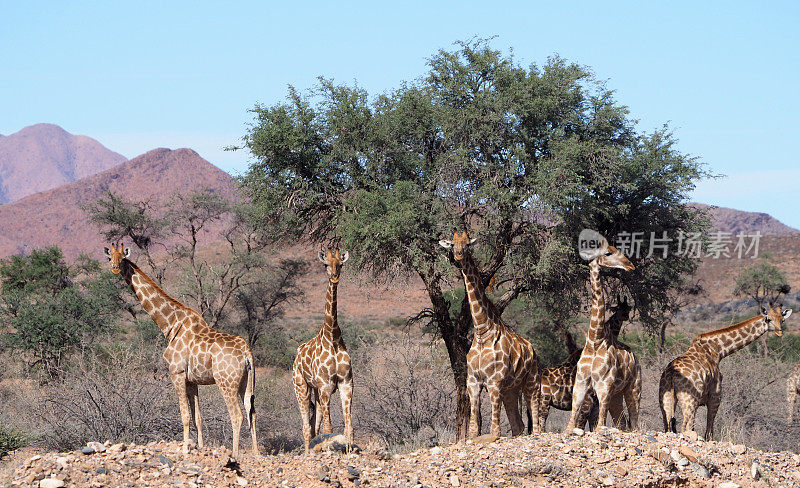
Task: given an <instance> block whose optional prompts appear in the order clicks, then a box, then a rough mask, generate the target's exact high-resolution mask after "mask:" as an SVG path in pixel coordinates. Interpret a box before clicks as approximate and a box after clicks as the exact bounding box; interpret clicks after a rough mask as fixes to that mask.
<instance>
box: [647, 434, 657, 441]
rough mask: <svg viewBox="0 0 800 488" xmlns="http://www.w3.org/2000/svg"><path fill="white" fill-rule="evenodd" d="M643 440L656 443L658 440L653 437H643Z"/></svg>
mask: <svg viewBox="0 0 800 488" xmlns="http://www.w3.org/2000/svg"><path fill="white" fill-rule="evenodd" d="M644 438H645V439H647V440H648V441H650V442H658V439H656V438H655V437H653V436H651V435H646V436H644Z"/></svg>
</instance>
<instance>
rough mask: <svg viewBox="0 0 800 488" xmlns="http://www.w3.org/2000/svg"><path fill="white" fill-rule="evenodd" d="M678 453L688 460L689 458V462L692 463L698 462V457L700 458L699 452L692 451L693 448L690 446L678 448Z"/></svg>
mask: <svg viewBox="0 0 800 488" xmlns="http://www.w3.org/2000/svg"><path fill="white" fill-rule="evenodd" d="M678 452H680V453H681V455H683V456H685V457H686V458H688V459H689V461H691V462H695V461H697V457H698V455H697V452H696V451H695V450H694V449H692V448H691V447H689V446H681V447H679V448H678Z"/></svg>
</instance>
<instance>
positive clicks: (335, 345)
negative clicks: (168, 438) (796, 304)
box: [105, 231, 800, 456]
mask: <svg viewBox="0 0 800 488" xmlns="http://www.w3.org/2000/svg"><path fill="white" fill-rule="evenodd" d="M474 242H475V239H470V238H469V236H468V235H467V232H466V231H461V232H455V233H454V234H453V238H452V240H440V241H439V244H440V245H441V246H442V247H444V248H447V249H450V250H451V251H452V253H453V259H454V260H455V261H456V262H457V263H458V265H459V267H460V271H461V275H462V278H463V279H464V287H465V290H466V299H467V300H468V303H469V307H470V312H471V315H472V324H473V327H474V336H473V339H472V345H471V347H470V349H469V352H468V353H467V384H466V387H467V392H468V394H469V401H470V417H469V419H470V420H469V428H468V438H474V437H476V436H478V435H479V434H480V432H481V392H482V390H484V389H485V390H486V392H487V394H488V397H489V401H490V403H491V427H490V429H489V432H490V434H491V435H493V436H497V437H499V436H500V433H501V432H500V411H501V409H503V408H505V411H506V416H507V418H508V423H509V426H510V428H511V433H512V435H515V436H516V435H520V434H522V432H523V430H524V428H525V425H524V422H523V419H522V416H521V414H520V408H519V406H520V400H522V403H523V404H524V406H525V408H527V413H528V433H538V432H541V431H543V430H544V427H545V422H546V421H547V416H548V412H549V409H550V408H551V407H553V408H557V409H561V410H568V411H570V417H569V422H568V424H567V431H568V432H569V431H572V430H573V429H575V428H578V427H580V428H585V427H586V426H587V425H588V427H589V428H592V429H593V428H597V427H602V426H604V425H605V423H606V417H607V416H608V414H610V415H611V419H612V422H613V423H614V425H615V427H617V428H619V429H631V430H636V429H637V428H638V419H639V402H640V399H641V391H642V369H641V367H640V365H639V361H638V359H637V358H636V355H635V354H634V353H633V351H632V350H631V349H630V348H629V347H628V346H626V345H625V344H623V343H622V342H620V341H619V339H618V335H619V332H620V329H621V327H622V324H623V322H624V321H626V320H629V318H630V311H631V307H630V305H629V304H628V302H627V299H624V300H620V299H619V297H618V298H617V303H616V305H615V306H612V307H609V310H611V311H612V313H611V315H610V316H608V317H606V303H605V298H604V293H603V285H602V281H601V274H600V272H601V268H618V269H622V270H625V271H631V270H633V269H634V266H633V264H632V263H631V262H630V261H629V260H628V258H627V257H625V255H624V254H623V253H622V252H620V251H619V250H618V249H616V248H614V246H611V245H609V244H608V242H607V241H606V240H605V239H603V241H602V244H601V245H600V246H599V247H598V248H597V249H595V250H594V252H593V254H591V255H589V256H588V261H589V272H590V273H589V276H590V285H591V290H592V303H591V319H590V321H589V328H588V330H587V333H586V343H585V345H584V347H583V349H580V348H578V347H577V346H576V345H575V342H574V340H573V339H572V337H571V336H570V335H569V334H568V333H565V334H566V337H565V339H566V341H567V345H568V348H569V352H570V355H569V358H568V359H567V360H566V362H565V363H564V364H563V365H561V366H558V367H554V368H547V369H540V368H539V361H538V359H537V357H536V352H535V351H534V348H533V345H532V344H531V343H530V342H529V341H528V340H526V339H525V338H523V337H521V336H520V335H518V334H517V333H515V332H514V331H513V330H512V329H511V328H509V327H508V326H506V325H505V324H504V322H503V319H502V318H501V316H500V312H499V311H498V310H497V308H496V307H495V306H494V304H493V303H492V301H491V300H490V299H489V297H488V296H487V294H486V290H485V289H484V287H483V286H482V285H481V281H480V279H479V274H478V267H477V266H476V264H475V261H474V260H473V258H472V255H471V253H470V251H469V246H470V245H472V244H473V243H474ZM105 254H106V256H108V259H109V261H110V263H111V271H112V272H113V273H115V274H121V275H122V276H123V278H124V279H125V281H126V282H127V283H128V285H129V286H130V287H131V289H132V290H133V292H134V293H135V294H136V297H137V298H138V299H139V301H140V302H141V304H142V307H143V308H144V310H145V311H146V312H147V313H148V314H149V315H150V317H152V319H153V321H154V322H155V323H156V325H158V327H159V328H160V329H161V331H162V332H163V333H164V336H165V337H166V339H167V343H168V345H167V349H166V350H165V351H164V360H165V361H166V362H167V366H168V368H169V375H170V378H171V379H172V382H173V383H174V385H175V389H176V391H177V394H178V404H179V406H180V411H181V420H182V423H183V450H184V452H188V451H189V449H190V445H191V442H192V441H191V439H190V435H189V432H190V427H191V425H192V424H194V425H195V427H196V429H197V445H198V446H199V447H201V448H202V447H203V422H202V417H201V415H200V404H199V398H198V394H197V387H198V385H210V384H216V385H217V386H218V387H219V390H220V393H222V396H223V398H224V399H225V404H226V406H227V408H228V413H229V415H230V418H231V425H232V427H233V455H234V456H238V455H239V433H240V431H241V426H242V422H243V421H244V418H245V417H246V418H247V422H248V426H249V429H250V435H251V441H252V451H253V453H254V454H258V444H257V441H256V429H255V424H256V410H255V396H254V382H255V368H254V363H253V354H252V352H251V351H250V348H249V347H248V345H247V342H246V341H245V340H244V339H242V338H241V337H238V336H235V335H230V334H225V333H222V332H218V331H216V330H214V329H213V328H211V327H210V326H209V325H208V324H206V322H205V320H203V318H202V316H201V315H200V314H199V313H197V312H196V311H194V310H192V309H190V308H189V307H187V306H185V305H183V304H182V303H180V302H179V301H177V300H175V299H174V298H172V297H170V296H169V295H167V294H166V293H165V292H164V291H163V290H162V289H161V288H160V287H159V286H158V285H157V284H156V283H155V282H154V281H153V280H152V279H151V278H150V277H148V276H147V275H146V274H145V273H144V272H143V271H142V270H141V269H139V268H138V267H137V266H136V265H135V264H134V263H133V262H132V261H130V260H129V259H128V258H129V256H130V249H129V248H124V247H123V245H122V243H120V244H119V246H116V245H115V244H112V245H111V248H110V249H109V248H105ZM348 257H349V256H348V253H347V252H341V251H340V250H339V249H326V250H325V251H321V252H320V253H319V254H318V258H319V260H320V261H321V262H322V263H323V264H324V265H325V269H326V271H327V274H328V288H327V293H326V297H325V300H326V302H325V320H324V321H323V324H322V327H321V328H320V329H319V332H318V333H317V334H316V335H315V336H314V337H313V338H312V339H311V340H309V341H308V342H306V343H305V344H302V345H301V346H300V347H298V348H297V356H296V357H295V361H294V366H293V375H292V381H293V384H294V390H295V394H296V396H297V402H298V406H299V408H300V415H301V417H302V430H303V441H304V444H305V450H306V452H308V451H309V444H310V442H311V440H312V438H314V436H315V435H316V434H321V433H331V432H332V431H333V428H332V425H331V418H330V400H331V397H332V395H333V394H334V393H335V392H336V391H337V389H338V390H339V394H340V398H341V402H342V412H343V417H344V435H345V436H346V437H347V439H348V441H349V443H350V444H352V443H353V425H352V419H351V415H350V405H351V401H352V394H353V373H352V368H351V364H350V356H349V354H348V353H347V348H346V346H345V344H344V341H343V340H342V332H341V329H340V328H339V325H338V322H337V309H336V306H337V288H338V284H339V276H340V273H341V271H342V266H343V265H344V263H345V262H346V261H347V259H348ZM584 257H586V256H584ZM791 313H792V310H791V309H785V310H782V307H781V305H774V304H770V305H769V307H768V308H767V307H762V309H761V314H760V315H757V316H755V317H753V318H750V319H748V320H745V321H744V322H741V323H739V324H735V325H732V326H729V327H725V328H722V329H719V330H714V331H711V332H706V333H703V334H700V335H698V336H697V337H696V338H695V339H694V341H692V343H691V345H690V346H689V349H688V350H687V351H686V352H685V353H683V354H682V355H681V356H679V357H677V358H676V359H674V360H673V361H672V362H670V363H669V364H668V365H667V367H666V368H665V369H664V372H663V373H662V375H661V379H660V382H659V394H658V395H659V398H658V400H659V406H660V409H661V413H662V417H663V421H664V430H665V431H672V432H676V431H677V426H676V419H675V407H676V406H679V407H680V409H681V411H682V412H683V425H682V429H681V430H682V432H689V431H693V430H694V420H695V412H696V410H697V408H698V407H700V406H706V409H707V416H708V417H707V421H706V431H705V438H706V439H710V438H711V436H712V434H713V430H714V418H715V416H716V414H717V409H718V408H719V404H720V396H721V392H722V375H721V373H720V370H719V363H720V360H722V358H724V357H726V356H728V355H730V354H732V353H733V352H735V351H737V350H739V349H741V348H743V347H745V346H746V345H748V344H750V343H751V342H753V341H754V340H756V339H757V338H758V337H760V336H761V335H763V334H764V333H766V332H768V331H772V332H775V334H776V335H778V336H780V335H782V333H783V331H782V324H783V322H784V321H785V320H786V319H787V318H788V317H789V316H790V315H791ZM798 393H800V364H798V365H797V366H796V367H795V368H794V370H793V371H792V373H791V375H790V376H789V380H788V382H787V401H788V402H789V407H790V408H789V421H790V422H791V421H792V416H793V411H794V403H795V398H796V396H797V395H798ZM242 405H243V406H244V409H242ZM626 410H627V416H626V415H625V411H626Z"/></svg>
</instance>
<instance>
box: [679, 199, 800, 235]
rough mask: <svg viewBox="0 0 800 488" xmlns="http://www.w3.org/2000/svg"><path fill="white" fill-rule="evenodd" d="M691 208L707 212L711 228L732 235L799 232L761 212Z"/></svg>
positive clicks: (704, 206)
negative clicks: (741, 233)
mask: <svg viewBox="0 0 800 488" xmlns="http://www.w3.org/2000/svg"><path fill="white" fill-rule="evenodd" d="M689 205H691V206H692V207H695V208H699V209H701V210H705V211H706V212H708V214H709V216H710V217H711V227H712V229H714V230H720V231H722V232H731V233H732V234H733V235H736V234H738V233H739V232H743V233H745V234H752V233H755V232H756V231H758V232H761V235H764V236H770V235H772V236H780V235H790V234H800V230H797V229H794V228H792V227H789V226H788V225H786V224H784V223H783V222H781V221H780V220H778V219H776V218H774V217H772V216H771V215H769V214H766V213H761V212H745V211H742V210H736V209H733V208H726V207H717V206H714V205H706V204H703V203H690V204H689Z"/></svg>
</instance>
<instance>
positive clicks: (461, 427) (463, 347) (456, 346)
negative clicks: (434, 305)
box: [439, 307, 471, 442]
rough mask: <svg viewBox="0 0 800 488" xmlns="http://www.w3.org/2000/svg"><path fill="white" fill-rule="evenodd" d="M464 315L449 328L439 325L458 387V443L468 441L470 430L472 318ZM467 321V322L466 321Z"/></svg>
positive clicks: (457, 318)
mask: <svg viewBox="0 0 800 488" xmlns="http://www.w3.org/2000/svg"><path fill="white" fill-rule="evenodd" d="M463 308H464V307H462V313H461V314H459V316H458V317H456V320H455V321H448V322H449V324H448V325H449V327H447V326H445V327H442V324H440V325H439V330H440V332H441V334H442V339H443V340H444V343H445V346H446V347H447V354H448V356H449V357H450V368H451V369H452V370H453V381H454V382H455V386H456V423H455V428H456V441H457V442H462V441H465V440H466V439H467V429H468V428H469V416H470V408H469V395H468V394H467V352H469V348H470V342H469V326H470V324H471V317H469V316H466V317H465V316H464V314H463ZM465 319H466V320H465Z"/></svg>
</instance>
